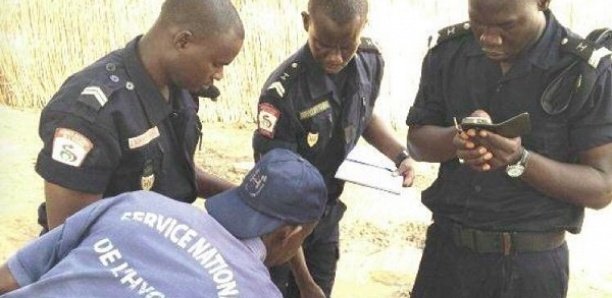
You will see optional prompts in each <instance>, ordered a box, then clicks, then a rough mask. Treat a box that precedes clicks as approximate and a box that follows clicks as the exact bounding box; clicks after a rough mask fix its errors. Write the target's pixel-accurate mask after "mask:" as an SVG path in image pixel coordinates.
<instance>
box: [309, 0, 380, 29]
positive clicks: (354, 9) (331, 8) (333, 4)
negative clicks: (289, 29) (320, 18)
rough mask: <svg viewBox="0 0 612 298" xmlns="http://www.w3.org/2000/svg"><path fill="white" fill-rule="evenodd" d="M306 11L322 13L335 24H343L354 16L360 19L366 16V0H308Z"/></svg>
mask: <svg viewBox="0 0 612 298" xmlns="http://www.w3.org/2000/svg"><path fill="white" fill-rule="evenodd" d="M308 12H309V13H310V14H311V15H313V14H315V13H323V14H325V15H326V16H328V17H329V18H330V19H331V20H332V21H334V22H335V23H337V24H340V25H343V24H346V23H348V22H350V21H352V20H353V19H354V18H355V17H356V16H359V17H360V18H361V19H362V20H365V19H366V18H367V17H368V1H367V0H308Z"/></svg>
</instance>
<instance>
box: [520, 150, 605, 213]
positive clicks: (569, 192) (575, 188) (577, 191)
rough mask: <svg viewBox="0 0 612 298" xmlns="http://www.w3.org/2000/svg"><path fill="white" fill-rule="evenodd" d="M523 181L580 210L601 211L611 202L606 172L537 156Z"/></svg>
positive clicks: (531, 156)
mask: <svg viewBox="0 0 612 298" xmlns="http://www.w3.org/2000/svg"><path fill="white" fill-rule="evenodd" d="M521 179H522V180H523V181H525V182H526V183H528V184H529V185H531V186H532V187H534V188H535V189H537V190H538V191H540V192H542V193H544V194H546V195H548V196H550V197H552V198H556V199H559V200H562V201H565V202H568V203H570V204H573V205H577V206H584V207H588V208H593V209H601V208H603V207H605V206H606V205H608V204H609V203H610V200H611V198H612V181H611V179H610V176H609V175H607V174H606V173H605V171H602V170H601V169H596V168H594V167H592V166H587V165H581V164H565V163H560V162H557V161H554V160H551V159H549V158H546V157H544V156H542V155H539V154H537V153H534V152H531V153H530V157H529V160H528V163H527V167H526V169H525V172H524V173H523V175H522V176H521Z"/></svg>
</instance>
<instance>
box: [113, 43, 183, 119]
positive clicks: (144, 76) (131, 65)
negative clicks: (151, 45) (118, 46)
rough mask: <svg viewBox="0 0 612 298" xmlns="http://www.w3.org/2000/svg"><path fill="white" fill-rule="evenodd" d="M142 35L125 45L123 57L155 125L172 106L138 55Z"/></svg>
mask: <svg viewBox="0 0 612 298" xmlns="http://www.w3.org/2000/svg"><path fill="white" fill-rule="evenodd" d="M141 37H142V35H139V36H137V37H136V38H134V39H132V41H130V42H129V43H128V44H127V45H126V46H125V49H124V50H123V58H124V61H125V67H126V71H127V73H128V76H129V77H130V79H131V80H132V81H133V83H134V85H135V86H136V88H134V91H135V92H136V94H138V100H140V103H141V105H142V107H143V109H144V111H145V113H146V115H147V118H148V119H149V122H150V124H151V125H152V126H155V125H157V124H158V123H160V122H161V121H162V120H163V119H165V118H166V117H167V116H168V115H169V114H170V113H171V112H172V106H171V105H170V104H168V103H167V102H166V100H165V99H164V97H163V96H162V94H161V92H159V89H157V86H156V85H155V83H154V82H153V79H151V76H150V75H149V73H148V72H147V70H146V69H145V67H144V65H143V64H142V61H141V60H140V57H139V56H138V42H139V41H140V38H141Z"/></svg>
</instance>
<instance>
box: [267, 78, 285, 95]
mask: <svg viewBox="0 0 612 298" xmlns="http://www.w3.org/2000/svg"><path fill="white" fill-rule="evenodd" d="M268 90H274V91H275V92H276V94H277V95H278V97H281V98H282V97H284V96H285V86H283V84H282V83H281V82H280V81H276V82H274V83H272V84H271V85H270V87H268Z"/></svg>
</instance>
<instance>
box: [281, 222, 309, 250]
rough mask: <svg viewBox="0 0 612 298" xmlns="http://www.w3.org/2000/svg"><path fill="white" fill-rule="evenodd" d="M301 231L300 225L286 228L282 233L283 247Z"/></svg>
mask: <svg viewBox="0 0 612 298" xmlns="http://www.w3.org/2000/svg"><path fill="white" fill-rule="evenodd" d="M303 229H304V227H302V226H301V225H299V226H287V229H285V230H284V233H283V246H285V245H287V242H288V241H289V240H291V239H293V237H295V236H297V235H298V234H299V233H300V232H301V231H302V230H303Z"/></svg>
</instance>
